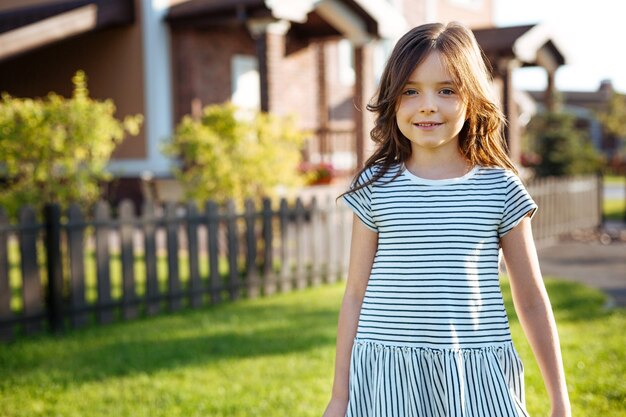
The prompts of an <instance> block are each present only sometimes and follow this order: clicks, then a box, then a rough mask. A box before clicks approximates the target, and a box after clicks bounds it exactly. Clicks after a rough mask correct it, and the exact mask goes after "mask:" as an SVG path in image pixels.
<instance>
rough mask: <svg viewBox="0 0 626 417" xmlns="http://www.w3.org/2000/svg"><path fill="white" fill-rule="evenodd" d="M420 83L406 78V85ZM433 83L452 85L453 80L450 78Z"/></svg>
mask: <svg viewBox="0 0 626 417" xmlns="http://www.w3.org/2000/svg"><path fill="white" fill-rule="evenodd" d="M420 84H421V83H420V82H418V81H413V80H408V81H407V82H406V85H420ZM435 84H437V85H454V82H453V81H451V80H445V81H439V82H436V83H435Z"/></svg>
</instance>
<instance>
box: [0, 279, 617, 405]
mask: <svg viewBox="0 0 626 417" xmlns="http://www.w3.org/2000/svg"><path fill="white" fill-rule="evenodd" d="M503 286H504V291H505V297H506V299H507V301H508V300H510V294H509V288H508V285H507V283H506V281H503ZM342 290H343V286H342V284H337V285H331V286H324V287H319V288H315V289H308V290H304V291H300V292H296V293H292V294H281V295H277V296H273V297H269V298H265V299H257V300H244V301H239V302H236V303H228V304H223V305H219V306H216V307H208V308H205V309H202V310H196V311H185V312H182V313H178V314H173V315H169V316H161V317H154V318H146V319H141V320H138V321H134V322H130V323H116V324H113V325H110V326H106V327H92V328H89V329H84V330H80V331H73V332H70V333H68V334H66V335H64V336H60V337H54V336H48V335H42V336H37V337H33V338H23V339H20V340H18V341H16V342H13V343H11V344H8V345H0V415H1V416H3V417H17V416H64V417H66V416H67V417H69V416H77V417H78V416H80V417H92V416H103V417H104V416H106V417H109V416H116V417H122V416H129V417H131V416H132V417H140V416H150V417H159V416H164V417H165V416H167V417H174V416H185V417H192V416H203V417H226V416H228V417H243V416H246V417H248V416H267V417H281V416H289V417H292V416H298V417H307V416H318V417H319V416H320V415H321V413H322V410H323V408H324V406H325V402H326V401H327V399H328V395H329V392H330V388H331V381H332V371H333V358H334V340H335V331H336V320H337V313H338V309H339V305H340V302H341V296H342ZM548 290H549V292H550V294H551V297H552V302H553V305H554V309H555V313H556V317H557V320H558V322H559V330H560V333H561V338H562V344H563V355H564V358H565V363H566V372H567V375H568V382H569V388H570V391H571V396H572V400H573V405H574V415H578V416H603V417H611V416H626V411H625V410H626V381H625V380H624V375H626V360H624V349H625V348H626V335H625V334H624V332H623V329H624V328H626V310H624V309H613V310H610V311H609V310H606V309H604V302H605V300H604V297H603V296H602V295H601V294H600V293H598V292H597V291H595V290H591V289H589V288H587V287H584V286H580V285H577V284H572V283H565V282H562V281H556V280H549V281H548ZM509 306H510V304H509ZM509 310H510V309H509ZM511 320H512V329H513V333H514V338H515V340H516V345H517V347H518V350H519V351H520V354H521V355H522V358H523V360H524V362H525V363H526V381H527V394H528V399H527V402H528V408H529V411H530V412H531V415H533V416H535V417H538V416H545V415H547V400H546V399H545V390H544V389H543V386H542V383H541V380H540V379H539V375H538V371H537V367H536V365H535V364H534V361H533V360H532V359H531V356H530V353H529V348H528V346H527V344H526V342H525V341H524V339H523V337H522V336H521V333H520V329H519V325H518V323H517V320H516V319H515V317H514V316H512V319H511Z"/></svg>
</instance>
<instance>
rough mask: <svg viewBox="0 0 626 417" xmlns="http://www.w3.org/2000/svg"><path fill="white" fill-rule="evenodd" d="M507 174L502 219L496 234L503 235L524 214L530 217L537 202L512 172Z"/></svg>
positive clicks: (516, 223) (517, 222)
mask: <svg viewBox="0 0 626 417" xmlns="http://www.w3.org/2000/svg"><path fill="white" fill-rule="evenodd" d="M509 174H510V175H508V176H507V181H506V183H507V185H506V195H505V199H504V207H503V212H502V221H501V222H500V227H499V228H498V235H499V236H500V237H502V236H504V235H505V234H507V233H508V232H510V231H511V230H512V229H513V228H515V226H517V225H518V224H519V223H520V222H521V221H522V219H524V217H526V216H530V217H531V218H532V217H533V216H534V215H535V213H536V211H537V204H535V202H534V201H533V199H532V197H531V196H530V194H529V193H528V191H527V190H526V187H524V184H522V181H521V180H520V179H519V178H518V177H517V176H516V175H515V174H513V173H509Z"/></svg>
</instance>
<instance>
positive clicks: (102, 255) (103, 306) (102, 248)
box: [94, 201, 113, 324]
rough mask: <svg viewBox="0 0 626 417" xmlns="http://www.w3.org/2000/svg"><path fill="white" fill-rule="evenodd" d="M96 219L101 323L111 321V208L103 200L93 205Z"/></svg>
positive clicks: (99, 315)
mask: <svg viewBox="0 0 626 417" xmlns="http://www.w3.org/2000/svg"><path fill="white" fill-rule="evenodd" d="M94 218H95V221H96V268H97V270H96V276H97V282H98V284H97V285H98V301H97V308H98V313H97V318H98V322H99V323H102V324H106V323H110V322H112V321H113V310H112V307H111V257H110V254H109V233H110V230H109V228H110V223H111V209H110V207H109V205H108V204H107V203H105V202H104V201H101V202H98V203H97V204H96V207H95V212H94Z"/></svg>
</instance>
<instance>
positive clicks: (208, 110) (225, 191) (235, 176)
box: [165, 104, 306, 203]
mask: <svg viewBox="0 0 626 417" xmlns="http://www.w3.org/2000/svg"><path fill="white" fill-rule="evenodd" d="M305 137H306V134H305V133H304V132H302V131H301V130H300V129H299V128H298V127H297V126H296V125H295V123H294V120H293V119H291V118H285V117H279V116H276V115H272V114H268V113H254V114H252V115H250V114H243V113H241V112H240V110H239V109H238V108H237V107H235V106H234V105H232V104H220V105H211V106H207V107H205V108H204V110H203V113H202V115H201V117H199V118H197V119H196V118H193V117H191V116H185V117H184V118H183V120H182V121H181V122H180V123H179V125H178V126H177V128H176V132H175V134H174V137H173V139H172V142H171V143H169V144H168V145H166V146H165V152H166V153H167V154H169V155H170V156H173V157H175V158H178V159H179V161H180V163H181V166H180V168H178V169H176V170H175V171H176V172H175V174H176V177H177V179H178V180H179V181H181V183H182V184H183V187H184V189H185V194H186V197H187V198H190V199H193V200H195V201H197V202H199V203H201V202H203V201H206V200H209V199H210V200H214V201H217V202H220V203H222V202H224V201H226V200H227V199H230V198H232V199H234V200H235V201H236V202H239V203H241V202H242V201H243V199H245V198H253V197H257V198H258V197H264V196H272V195H274V194H275V191H276V188H277V187H279V186H284V187H290V186H296V185H300V184H301V178H300V176H299V174H298V166H299V164H300V160H301V152H300V148H301V146H302V144H303V143H304V139H305Z"/></svg>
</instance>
